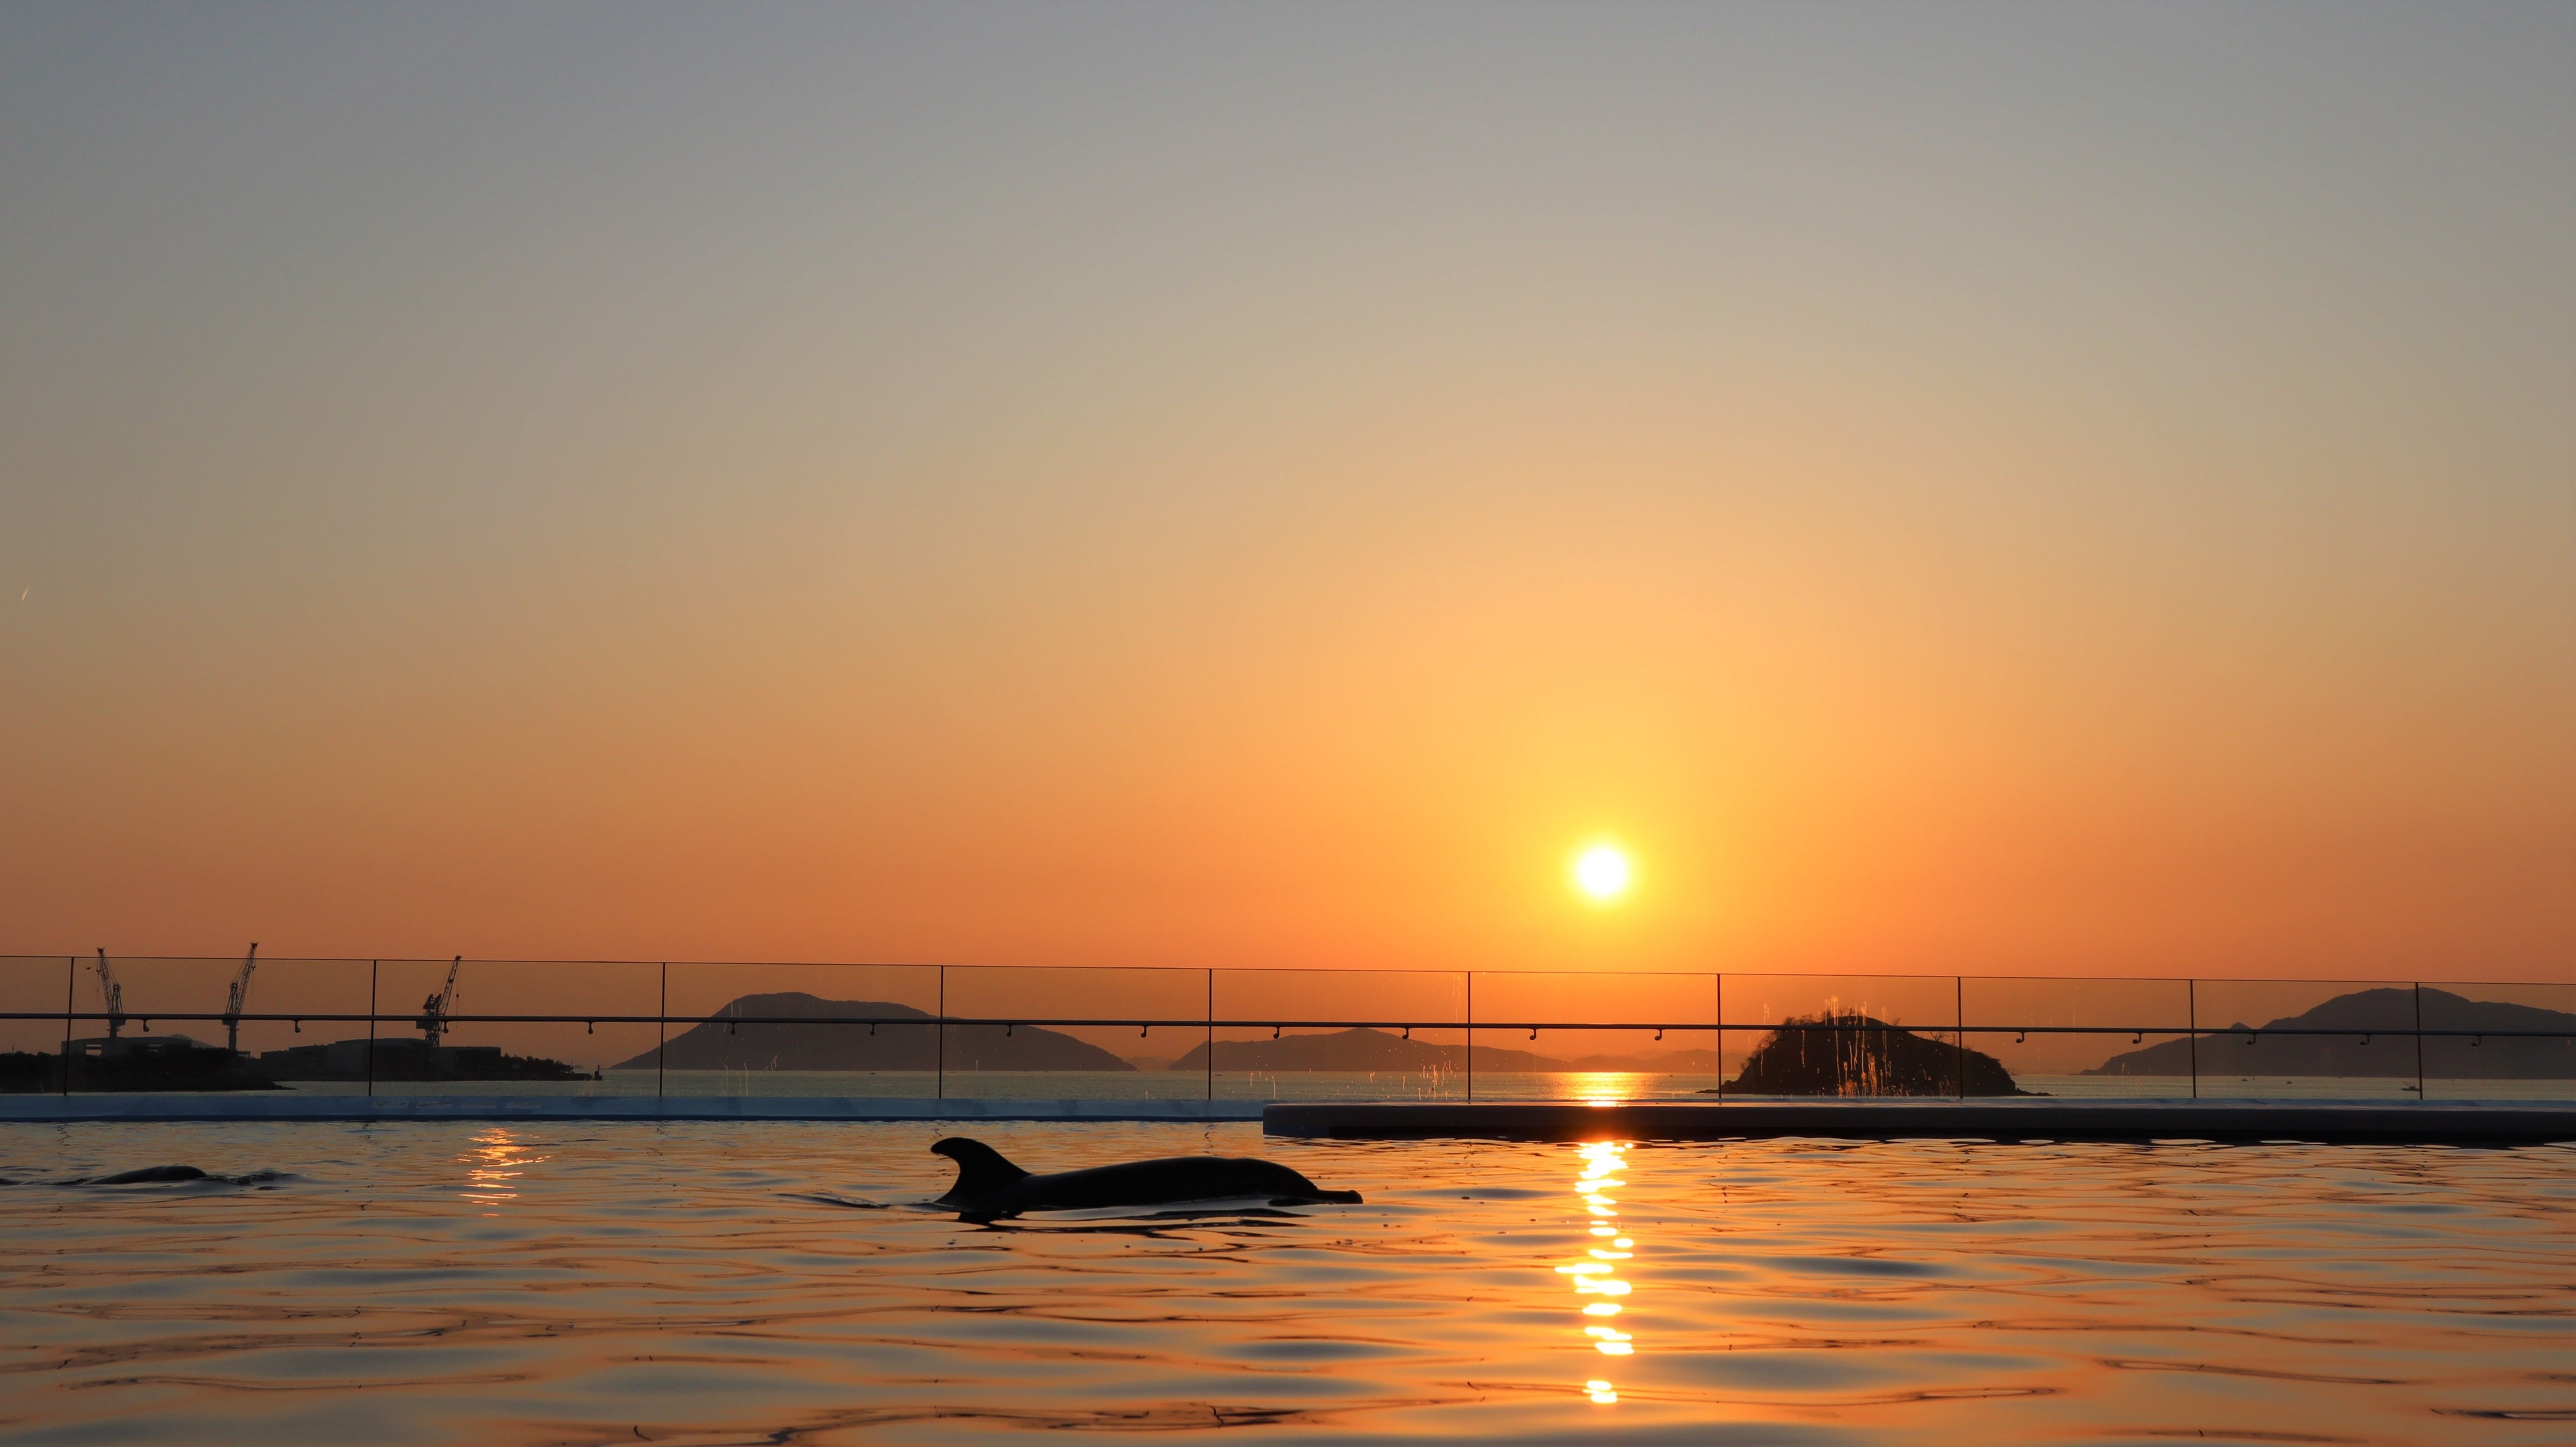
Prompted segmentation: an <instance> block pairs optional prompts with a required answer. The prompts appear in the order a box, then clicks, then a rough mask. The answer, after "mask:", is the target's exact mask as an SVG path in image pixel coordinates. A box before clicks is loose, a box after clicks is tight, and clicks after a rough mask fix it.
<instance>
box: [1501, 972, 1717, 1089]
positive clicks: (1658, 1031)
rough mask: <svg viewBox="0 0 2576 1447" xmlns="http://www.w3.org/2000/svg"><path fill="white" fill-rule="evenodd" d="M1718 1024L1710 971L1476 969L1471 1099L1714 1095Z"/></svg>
mask: <svg viewBox="0 0 2576 1447" xmlns="http://www.w3.org/2000/svg"><path fill="white" fill-rule="evenodd" d="M1716 1025H1717V981H1716V977H1714V976H1712V975H1697V974H1650V973H1636V972H1619V971H1590V970H1567V971H1550V972H1521V971H1510V972H1485V971H1479V972H1478V973H1477V975H1476V1059H1475V1064H1476V1080H1475V1089H1476V1098H1477V1099H1479V1100H1648V1099H1671V1098H1697V1097H1698V1096H1699V1095H1701V1094H1702V1093H1707V1094H1709V1095H1710V1096H1711V1098H1714V1093H1715V1092H1716V1091H1717V1089H1718V1088H1719V1086H1720V1084H1721V1081H1722V1076H1721V1074H1720V1072H1719V1068H1718V1065H1719V1061H1718V1039H1717V1030H1716ZM1587 1027H1589V1028H1587ZM1533 1028H1535V1030H1536V1034H1535V1035H1533V1033H1532V1031H1533Z"/></svg>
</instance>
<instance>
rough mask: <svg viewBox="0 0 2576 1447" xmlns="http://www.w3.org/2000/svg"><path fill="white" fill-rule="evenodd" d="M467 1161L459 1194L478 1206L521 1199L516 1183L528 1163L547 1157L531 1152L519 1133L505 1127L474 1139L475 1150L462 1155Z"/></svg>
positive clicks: (495, 1127) (464, 1160)
mask: <svg viewBox="0 0 2576 1447" xmlns="http://www.w3.org/2000/svg"><path fill="white" fill-rule="evenodd" d="M457 1159H458V1160H459V1161H462V1162H463V1163H464V1164H465V1189H464V1190H462V1191H459V1192H457V1195H458V1196H460V1197H462V1198H463V1199H465V1200H468V1201H472V1202H473V1203H474V1204H476V1205H478V1206H498V1205H501V1204H503V1203H504V1202H508V1201H515V1200H517V1199H518V1198H519V1191H518V1187H517V1185H516V1184H515V1183H516V1182H517V1181H518V1179H519V1177H520V1176H521V1175H522V1174H523V1173H524V1172H523V1170H522V1168H523V1167H526V1166H533V1165H540V1164H543V1163H544V1161H545V1159H546V1158H545V1157H544V1156H535V1155H530V1154H528V1148H527V1147H526V1146H524V1145H521V1144H520V1143H519V1139H518V1137H516V1136H513V1135H511V1134H510V1132H509V1131H508V1130H507V1129H505V1128H503V1127H501V1126H497V1125H496V1126H494V1127H492V1128H491V1129H490V1130H487V1131H485V1132H484V1133H483V1134H481V1135H479V1136H476V1137H475V1138H474V1149H472V1150H470V1151H467V1152H466V1153H465V1154H463V1155H461V1156H458V1157H457Z"/></svg>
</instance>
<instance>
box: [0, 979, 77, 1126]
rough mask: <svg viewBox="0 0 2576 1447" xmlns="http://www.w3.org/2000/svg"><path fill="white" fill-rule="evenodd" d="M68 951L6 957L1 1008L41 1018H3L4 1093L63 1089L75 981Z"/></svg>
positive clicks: (0, 1089)
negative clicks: (68, 1003)
mask: <svg viewBox="0 0 2576 1447" xmlns="http://www.w3.org/2000/svg"><path fill="white" fill-rule="evenodd" d="M74 978H75V976H74V972H73V964H72V962H71V960H70V959H68V958H66V957H65V956H62V955H18V956H7V957H0V1011H5V1012H7V1013H9V1014H35V1015H41V1016H44V1017H45V1018H41V1019H35V1020H0V1094H22V1093H26V1092H31V1091H53V1090H60V1089H62V1059H63V1035H64V1029H63V1008H64V1006H63V1001H64V999H65V997H66V996H67V995H68V993H69V990H70V986H71V985H72V983H73V981H74Z"/></svg>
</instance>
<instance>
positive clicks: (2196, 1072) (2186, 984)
mask: <svg viewBox="0 0 2576 1447" xmlns="http://www.w3.org/2000/svg"><path fill="white" fill-rule="evenodd" d="M2182 1023H2183V1027H2184V1030H2185V1032H2186V1033H2185V1034H2184V1036H2183V1038H2184V1039H2186V1040H2189V1041H2190V1042H2191V1098H2192V1099H2194V1100H2198V1099H2200V982H2199V981H2197V980H2185V981H2183V982H2182Z"/></svg>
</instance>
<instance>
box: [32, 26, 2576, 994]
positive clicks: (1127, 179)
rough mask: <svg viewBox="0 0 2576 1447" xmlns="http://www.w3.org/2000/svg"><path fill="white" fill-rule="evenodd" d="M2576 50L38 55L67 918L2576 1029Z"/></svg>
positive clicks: (38, 708) (711, 42)
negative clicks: (2028, 990)
mask: <svg viewBox="0 0 2576 1447" xmlns="http://www.w3.org/2000/svg"><path fill="white" fill-rule="evenodd" d="M2571 56H2576V9H2571V8H2570V7H2568V6H2565V5H2553V4H2530V5H2514V4H2497V5H2483V6H2469V7H2432V6H2418V5H2389V6H2378V5H2366V4H2343V5H2299V4H2278V5H2263V6H2250V5H2237V6H2216V7H2211V6H2195V5H2186V4H2176V5H2157V6H2086V7H2061V6H2054V5H2012V4H1993V5H1956V6H1918V5H1889V6H1876V5H1830V4H1827V5H1734V6H1696V7H1663V6H1581V7H1572V6H1567V7H1555V6H1476V7H1469V8H1465V9H1453V8H1448V7H1443V6H1439V5H1432V4H1408V5H1402V6H1386V7H1325V6H1299V7H1239V6H1229V7H1195V6H1158V5H1039V6H1019V5H984V6H922V7H912V6H881V7H866V8H860V7H818V8H812V9H785V8H772V9H741V8H734V7H694V8H668V9H665V8H654V7H642V6H619V7H580V6H572V7H547V8H530V7H498V8H491V9H477V8H473V7H459V6H438V7H364V8H358V9H351V8H348V7H337V6H323V7H316V8H300V7H294V6H286V5H270V6H253V7H233V6H222V5H206V6H187V7H178V8H169V9H156V8H148V7H147V8H134V7H62V8H46V7H32V6H16V7H11V8H9V9H8V10H7V11H5V12H0V584H5V594H0V750H5V753H4V754H0V926H5V928H0V952H5V953H19V954H68V953H73V952H80V953H86V952H87V951H88V950H90V949H91V948H92V947H94V946H105V947H106V948H107V949H108V950H109V951H110V952H111V953H122V954H155V953H181V954H200V953H201V954H237V953H238V952H239V951H240V950H241V949H242V947H243V946H244V945H245V944H246V943H247V942H248V941H250V940H254V939H256V940H259V941H261V942H262V953H263V954H278V955H297V954H302V955H343V954H345V955H359V956H372V955H388V956H391V955H417V956H434V957H439V958H444V957H446V956H448V955H450V954H454V953H458V952H462V953H464V954H466V955H468V956H469V957H487V958H488V957H517V958H529V957H576V958H641V959H664V958H670V959H681V958H696V959H816V960H911V961H944V962H953V963H981V964H1177V965H1314V966H1334V967H1396V966H1412V967H1450V968H1454V967H1463V966H1482V967H1492V968H1562V967H1586V968H1612V967H1617V968H1639V969H1726V970H1762V969H1768V970H1824V971H1882V970H1883V971H1900V972H1911V971H1924V972H1953V971H1966V972H1979V971H1994V972H2004V973H2066V974H2097V973H2150V974H2160V973H2201V974H2235V975H2285V976H2351V977H2400V978H2423V979H2429V980H2442V979H2472V980H2474V979H2487V980H2562V979H2567V978H2569V977H2571V976H2576V245H2571V237H2576V145H2571V144H2570V143H2569V138H2570V136H2576V81H2571V79H2570V77H2571V75H2576V65H2571V62H2570V57H2571ZM1598 837H1613V838H1616V839H1617V840H1619V841H1621V842H1622V843H1624V844H1625V845H1626V846H1627V848H1628V850H1629V851H1630V854H1631V856H1632V858H1633V859H1634V861H1635V865H1636V883H1635V888H1634V889H1633V891H1632V892H1631V894H1630V895H1629V896H1628V897H1627V898H1626V899H1625V900H1624V901H1623V902H1622V903H1620V904H1619V905H1617V906H1616V907H1612V908H1598V907H1594V906H1591V905H1588V904H1586V903H1585V902H1584V901H1583V900H1582V899H1581V898H1579V897H1578V896H1577V894H1576V893H1575V892H1574V891H1572V890H1571V889H1569V888H1568V886H1567V878H1566V875H1567V861H1568V857H1569V854H1570V852H1571V851H1572V850H1574V849H1575V848H1576V847H1577V846H1578V845H1579V844H1581V843H1583V842H1584V841H1586V840H1590V839H1594V838H1598Z"/></svg>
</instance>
